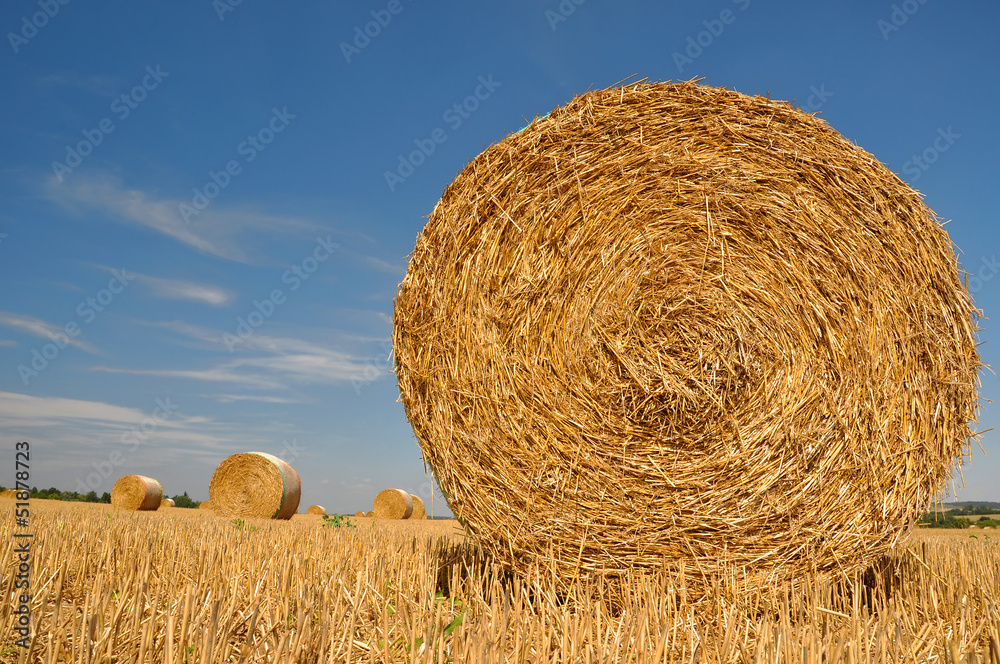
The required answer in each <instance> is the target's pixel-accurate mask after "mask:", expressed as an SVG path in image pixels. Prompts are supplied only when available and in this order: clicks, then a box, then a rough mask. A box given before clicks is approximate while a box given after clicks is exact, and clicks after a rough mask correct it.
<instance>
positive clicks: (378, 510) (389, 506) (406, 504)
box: [372, 489, 413, 519]
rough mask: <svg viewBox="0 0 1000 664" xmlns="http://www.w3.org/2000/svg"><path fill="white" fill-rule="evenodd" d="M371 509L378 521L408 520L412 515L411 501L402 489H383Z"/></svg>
mask: <svg viewBox="0 0 1000 664" xmlns="http://www.w3.org/2000/svg"><path fill="white" fill-rule="evenodd" d="M372 507H373V508H374V509H373V511H374V512H375V516H377V517H378V518H380V519H408V518H409V517H410V515H411V514H413V499H412V498H410V494H408V493H406V492H405V491H403V490H402V489H383V490H382V491H379V492H378V495H377V496H375V504H374V505H372Z"/></svg>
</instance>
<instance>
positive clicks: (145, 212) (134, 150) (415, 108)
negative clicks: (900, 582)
mask: <svg viewBox="0 0 1000 664" xmlns="http://www.w3.org/2000/svg"><path fill="white" fill-rule="evenodd" d="M577 3H579V4H577ZM177 4H178V3H165V2H142V3H127V2H120V1H112V2H106V3H102V4H101V5H100V6H94V5H92V4H85V3H83V2H80V1H79V0H76V1H73V0H69V1H67V2H65V4H62V3H61V2H59V0H41V1H40V2H39V0H34V1H26V0H16V1H14V2H8V3H5V4H4V6H3V8H2V9H0V28H2V30H3V33H4V34H5V40H4V41H5V43H4V45H3V46H2V47H0V50H2V51H3V53H2V55H0V58H2V62H0V93H2V99H3V103H2V104H0V173H2V176H0V293H2V296H0V297H2V299H0V431H2V437H3V439H4V440H5V441H7V442H6V443H5V445H8V444H9V449H10V450H13V442H14V439H15V438H28V439H30V440H31V441H32V471H31V472H32V477H31V483H32V484H33V485H37V486H39V487H48V486H53V485H54V486H57V487H60V488H66V489H69V488H77V489H79V488H80V487H81V485H82V486H86V484H87V483H88V482H89V484H90V486H91V487H94V488H95V489H96V490H97V491H98V493H101V492H103V491H110V489H111V486H112V484H113V483H114V480H115V479H116V478H117V477H118V476H120V475H121V474H125V473H140V474H147V475H151V476H154V477H157V478H158V479H160V480H161V481H162V482H163V484H164V486H165V488H166V491H167V493H169V494H171V495H173V494H176V493H181V492H183V491H187V492H188V494H189V495H191V496H192V497H194V498H196V499H206V498H207V497H208V490H207V487H208V482H209V479H210V478H211V474H212V471H213V470H214V468H215V466H216V465H217V464H218V462H219V461H221V460H222V459H223V458H225V457H226V456H228V455H229V454H232V453H234V452H238V451H247V450H260V451H265V452H271V453H274V454H276V455H278V456H281V457H283V458H285V459H286V460H289V461H290V462H291V463H292V465H294V466H295V467H296V468H297V469H298V471H299V472H300V475H301V476H302V479H303V499H302V500H303V505H304V506H306V505H309V504H312V503H319V504H322V505H324V506H326V507H327V508H328V509H330V510H334V511H338V512H353V511H356V510H359V509H370V507H369V506H370V505H371V501H372V498H373V497H374V495H375V493H377V491H378V490H380V489H382V488H385V487H388V486H395V487H399V488H404V489H407V490H409V491H410V492H411V493H415V494H418V495H422V496H424V497H425V498H429V496H430V483H429V482H428V479H427V477H426V476H425V474H424V468H423V464H422V461H421V458H420V452H419V448H418V446H417V445H416V442H415V440H414V438H413V435H412V431H411V429H410V427H409V424H408V423H407V422H406V419H405V416H404V412H403V408H402V405H401V404H400V403H398V401H397V399H398V390H397V388H396V385H395V381H394V379H393V376H392V375H391V374H390V373H389V372H388V369H389V362H388V357H389V350H390V345H389V343H390V336H391V317H392V298H393V295H394V293H395V289H396V286H397V284H398V283H399V281H400V280H401V279H402V277H403V275H404V273H405V269H406V257H407V255H408V254H409V252H410V251H411V250H412V248H413V244H414V241H415V239H416V236H417V234H418V232H419V231H420V229H421V228H422V226H423V224H424V222H425V218H426V215H428V214H429V213H430V211H431V209H432V208H433V206H434V204H435V202H436V201H437V200H438V198H439V197H440V195H441V193H442V191H443V190H444V188H445V186H447V184H448V183H449V182H450V181H451V179H452V178H453V177H454V176H455V174H456V173H457V172H458V171H459V170H460V169H461V168H462V167H463V166H464V165H465V164H466V163H467V162H468V161H469V160H470V159H471V158H473V157H474V156H475V155H476V154H478V153H479V152H480V151H482V150H483V149H484V148H485V147H486V146H488V145H489V144H491V143H493V142H495V141H497V140H499V139H501V138H503V136H504V135H505V133H507V132H511V131H516V130H518V129H520V128H521V127H522V126H524V125H525V124H526V123H527V121H528V120H530V119H531V118H533V117H535V116H537V115H544V114H545V113H547V112H549V111H550V110H551V109H552V108H554V107H556V106H558V105H560V104H563V103H565V102H567V101H568V100H570V99H571V98H572V97H573V96H574V95H576V94H579V93H582V92H584V91H586V90H588V89H593V88H602V87H606V86H609V85H612V84H614V83H616V82H618V81H620V80H622V79H625V78H627V77H629V76H631V75H633V74H638V76H639V77H648V78H650V79H654V80H668V79H673V80H678V79H690V78H693V77H696V76H697V77H704V79H705V80H704V82H705V83H708V84H711V85H716V86H726V87H729V88H733V89H736V90H738V91H740V92H743V93H747V94H761V95H764V94H770V96H771V98H774V99H785V100H792V99H794V100H797V101H796V103H798V104H799V105H800V106H803V107H805V108H808V110H812V111H818V112H820V114H821V117H823V118H825V119H826V120H827V121H828V122H829V123H830V124H831V125H832V126H833V127H834V128H836V129H837V130H839V131H840V132H841V133H843V134H844V135H845V136H846V137H848V138H849V139H851V140H852V141H855V142H856V143H858V144H859V145H861V146H862V147H864V148H865V149H866V150H868V151H869V152H871V153H872V154H874V155H875V156H876V157H877V158H878V159H879V160H881V161H882V162H883V163H886V164H887V165H888V166H889V167H890V168H891V169H892V170H893V171H895V172H897V173H899V174H900V175H901V177H903V178H904V179H905V180H907V181H908V182H910V183H911V184H912V185H913V186H914V187H916V188H917V189H919V190H920V191H921V192H922V193H923V194H924V195H925V197H926V201H927V203H928V204H929V205H930V206H931V207H932V208H933V209H934V210H935V211H936V212H937V213H938V214H939V215H940V216H941V217H942V218H944V219H946V220H950V223H949V224H948V225H947V229H948V231H949V233H950V234H951V237H952V240H953V241H954V242H955V243H956V245H957V246H958V247H959V248H960V249H961V250H962V251H964V254H962V256H961V260H962V261H963V265H964V267H965V269H966V270H967V271H968V272H970V273H971V275H972V286H973V290H975V298H976V302H977V305H978V306H979V307H980V308H981V309H982V310H983V311H984V312H985V314H986V315H987V316H990V315H991V312H995V311H997V310H998V308H997V306H996V305H997V304H998V294H1000V278H996V277H997V273H998V272H1000V264H997V262H996V261H997V256H998V255H1000V247H998V237H997V231H996V228H997V226H996V221H997V219H998V211H1000V210H998V208H1000V204H998V199H997V196H996V192H997V191H998V190H1000V182H998V179H1000V178H998V175H997V167H996V163H995V157H996V155H997V153H998V148H1000V133H998V131H997V129H996V124H995V123H996V108H997V106H998V101H1000V99H998V88H997V73H996V72H997V71H1000V57H998V45H997V44H998V42H997V40H996V35H997V33H998V30H1000V5H998V4H997V3H995V2H986V1H982V2H972V1H968V2H952V3H945V2H943V1H942V0H923V1H922V2H921V1H920V0H908V2H898V3H890V2H860V1H849V2H841V3H787V2H776V1H766V0H716V1H711V2H690V1H689V2H671V3H659V2H656V3H654V2H618V3H613V4H612V3H598V2H596V0H589V1H586V2H580V1H579V0H577V1H576V2H574V1H573V0H563V1H562V2H561V3H560V2H558V1H557V0H550V1H534V0H533V1H525V2H504V3H499V2H493V3H467V4H461V5H459V4H457V3H456V4H451V3H439V4H432V3H430V2H421V1H420V0H392V1H389V0H386V1H385V2H383V1H381V0H378V1H375V2H358V3H346V2H312V1H302V2H296V3H283V4H281V5H278V4H276V3H275V4H270V3H269V4H265V3H260V2H254V1H252V0H243V1H242V2H240V3H239V4H230V2H229V0H217V1H216V2H214V3H213V2H210V1H208V0H203V1H200V2H195V3H180V4H181V6H176V5H177ZM366 29H367V31H368V35H366V34H365V31H366ZM456 105H458V107H457V108H456ZM420 146H423V147H424V152H425V153H428V154H423V155H417V156H416V157H413V158H412V159H411V158H410V155H411V153H413V151H414V150H418V149H419V148H420ZM431 148H433V150H431ZM421 157H422V158H421ZM401 159H402V160H403V161H405V162H407V163H406V164H405V165H404V164H401V161H400V160H401ZM387 173H390V174H391V175H389V176H387ZM990 192H993V193H990ZM982 326H983V330H982V332H981V340H982V341H983V342H984V343H983V345H982V346H981V350H982V354H983V359H984V361H986V362H987V363H989V364H991V365H994V366H996V365H998V364H1000V362H998V354H997V350H996V347H995V345H994V344H993V343H991V342H992V339H991V337H992V333H993V330H994V323H993V322H992V321H990V320H985V321H983V324H982ZM997 395H998V390H997V379H996V377H995V376H994V375H993V374H992V373H984V375H983V389H982V396H983V397H984V398H986V399H995V398H996V396H997ZM996 425H997V416H996V410H995V407H994V406H993V404H991V403H989V402H984V404H983V412H982V417H981V424H980V428H982V429H986V428H989V427H993V426H996ZM997 440H998V435H997V433H996V432H989V433H987V434H985V437H984V439H983V447H985V448H986V450H987V452H991V454H990V456H989V457H984V455H983V453H982V452H981V451H980V450H979V448H978V447H974V448H973V456H972V459H971V461H969V462H967V464H966V466H965V467H964V468H963V473H964V476H965V481H966V487H965V488H960V489H959V491H958V495H959V497H961V498H963V499H967V500H1000V490H998V489H997V488H996V478H997V477H1000V461H998V460H1000V445H998V443H997ZM10 454H11V461H10V463H11V466H10V467H11V468H12V467H13V451H11V452H10ZM10 475H11V472H6V473H5V476H4V479H0V484H11V483H12V480H11V478H10V477H9V476H10ZM103 475H107V478H105V477H103ZM438 496H439V494H438ZM436 508H437V509H436V511H437V513H438V514H442V513H446V511H445V510H443V509H442V503H441V502H439V498H438V499H436Z"/></svg>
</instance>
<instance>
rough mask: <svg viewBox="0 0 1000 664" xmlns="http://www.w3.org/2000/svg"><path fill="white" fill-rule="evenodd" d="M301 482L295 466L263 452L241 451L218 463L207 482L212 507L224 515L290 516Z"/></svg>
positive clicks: (243, 516) (293, 510)
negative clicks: (209, 480)
mask: <svg viewBox="0 0 1000 664" xmlns="http://www.w3.org/2000/svg"><path fill="white" fill-rule="evenodd" d="M301 491H302V483H301V481H300V480H299V474H298V473H296V472H295V469H294V468H292V467H291V466H289V465H288V464H287V463H285V462H284V461H282V460H281V459H279V458H278V457H276V456H274V455H271V454H267V453H266V452H241V453H239V454H234V455H232V456H231V457H228V458H226V459H224V460H223V461H222V463H220V464H219V467H218V468H216V469H215V473H214V474H213V475H212V480H211V482H209V485H208V495H209V497H210V499H211V501H212V507H213V509H214V510H215V511H216V512H218V513H219V514H221V515H223V516H226V517H239V518H244V519H245V518H253V517H257V518H263V519H290V518H292V515H293V514H295V513H296V511H297V510H298V509H299V496H300V494H301Z"/></svg>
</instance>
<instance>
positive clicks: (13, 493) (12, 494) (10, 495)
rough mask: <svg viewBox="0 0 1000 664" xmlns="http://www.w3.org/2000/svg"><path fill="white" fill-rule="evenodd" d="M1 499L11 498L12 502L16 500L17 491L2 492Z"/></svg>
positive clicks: (0, 492)
mask: <svg viewBox="0 0 1000 664" xmlns="http://www.w3.org/2000/svg"><path fill="white" fill-rule="evenodd" d="M0 498H10V499H11V500H16V499H17V489H7V490H6V491H0Z"/></svg>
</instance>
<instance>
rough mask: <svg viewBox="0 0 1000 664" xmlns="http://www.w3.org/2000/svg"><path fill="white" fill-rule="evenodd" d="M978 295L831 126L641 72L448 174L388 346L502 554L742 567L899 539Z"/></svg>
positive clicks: (822, 563) (765, 576) (969, 356)
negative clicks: (639, 78) (647, 79)
mask: <svg viewBox="0 0 1000 664" xmlns="http://www.w3.org/2000/svg"><path fill="white" fill-rule="evenodd" d="M978 314H979V312H978V311H977V310H976V309H975V307H974V306H973V304H972V301H971V298H970V296H969V293H968V290H967V288H966V286H965V285H964V284H963V283H962V281H961V280H960V279H959V265H958V262H957V259H956V255H955V251H954V249H953V246H952V244H951V241H950V239H949V237H948V235H947V233H946V232H945V231H944V229H943V228H942V225H941V223H940V220H939V218H938V217H937V216H936V215H935V213H934V212H933V211H932V210H931V209H929V208H928V207H927V206H926V205H925V204H924V203H923V201H922V199H921V196H920V194H919V193H917V192H916V191H914V190H913V189H911V188H910V187H909V186H907V185H906V184H905V183H904V182H903V181H902V180H900V178H899V177H897V176H896V175H895V174H893V173H892V172H891V171H890V170H889V169H888V168H886V167H885V166H884V165H882V164H881V163H879V162H878V161H877V160H876V159H875V158H874V157H873V156H872V155H870V154H868V153H867V152H865V151H864V150H862V149H861V148H859V147H857V146H855V145H854V144H852V143H851V142H850V141H849V140H847V139H845V138H844V137H843V136H841V135H840V134H838V133H837V132H836V131H835V130H834V129H832V128H831V127H830V126H829V125H828V124H827V123H826V122H824V121H823V120H821V119H819V118H818V117H815V116H813V115H810V114H808V113H805V112H803V111H801V110H798V109H796V108H794V107H792V106H791V105H789V104H788V103H786V102H780V101H774V100H769V99H764V98H762V97H750V96H745V95H743V94H740V93H737V92H734V91H729V90H725V89H718V88H712V87H709V86H703V85H697V84H695V83H693V82H688V83H674V84H666V83H651V84H650V83H637V84H632V85H627V86H625V87H623V88H616V89H607V90H598V91H593V92H589V93H586V94H584V95H581V96H578V97H576V98H575V99H573V100H572V101H570V102H569V103H568V104H567V105H565V106H563V107H560V108H558V109H556V110H554V111H553V112H552V113H551V114H550V115H548V116H547V117H544V118H540V119H536V120H535V121H533V122H532V123H531V124H530V125H529V126H528V127H526V128H525V129H524V130H522V131H520V132H518V133H515V134H510V135H508V136H506V137H505V138H504V139H503V140H501V141H500V142H499V143H496V144H494V145H492V146H490V147H489V148H487V149H486V150H485V151H484V152H483V153H482V154H480V155H479V156H478V157H476V158H475V159H474V160H472V162H470V163H469V164H468V166H467V167H466V168H465V169H464V170H463V171H462V172H460V173H459V175H458V176H457V177H456V178H455V180H454V181H453V182H452V183H451V184H450V185H449V186H448V187H447V189H446V190H445V191H444V194H443V195H442V197H441V200H440V201H439V202H438V203H437V205H436V206H435V208H434V210H433V212H432V213H431V215H430V217H429V219H428V221H427V224H426V226H425V228H424V230H423V231H422V233H421V234H420V236H419V238H418V240H417V243H416V247H415V249H414V251H413V254H412V256H411V259H410V262H409V266H408V268H407V273H406V276H405V278H404V280H403V282H402V283H401V284H400V286H399V289H398V293H397V297H396V301H395V310H394V330H393V347H394V357H395V364H396V367H395V368H396V372H397V379H398V383H399V389H400V394H401V397H402V401H403V404H404V406H405V408H406V413H407V416H408V418H409V420H410V423H411V424H412V426H413V430H414V432H415V434H416V437H417V439H418V441H419V443H420V447H421V450H422V452H423V457H424V459H425V460H426V461H427V462H428V463H429V464H430V466H431V467H432V469H433V471H434V473H435V477H436V479H437V480H438V481H439V484H440V486H441V488H442V489H443V490H444V491H445V493H446V496H447V498H448V502H449V505H450V507H451V509H452V511H453V512H454V513H455V515H456V517H458V518H459V519H460V520H462V521H463V523H465V524H466V526H467V529H468V532H469V534H470V535H471V536H472V537H473V538H474V539H475V540H478V542H479V543H480V544H481V545H482V546H483V548H484V549H485V550H486V551H487V552H488V553H490V554H491V555H492V556H493V557H494V558H495V559H497V560H498V561H500V562H501V563H503V564H504V565H506V566H507V567H508V568H512V569H514V570H526V569H529V568H531V567H532V566H538V565H541V566H544V567H545V568H546V569H552V570H556V571H557V573H558V577H559V578H561V579H563V580H564V581H565V582H567V583H568V582H569V581H570V580H572V579H579V578H582V577H585V576H589V575H592V574H597V573H601V574H607V575H612V576H613V575H617V574H621V573H622V572H624V571H625V570H629V569H634V568H655V567H659V566H661V565H664V564H666V565H668V566H681V565H683V566H684V567H685V568H686V569H687V570H691V569H697V570H699V573H700V574H702V575H703V576H702V577H701V578H703V579H707V578H708V577H709V576H716V575H719V574H722V573H723V572H728V571H731V570H733V568H734V567H736V568H742V570H740V575H741V578H746V579H747V581H748V582H750V583H760V582H764V581H765V580H780V579H783V578H795V577H799V576H800V575H801V574H803V573H805V572H807V571H811V570H818V571H834V572H839V573H842V574H851V573H853V572H854V571H856V570H860V569H862V568H865V567H866V566H868V565H869V564H870V563H871V562H872V561H873V560H874V559H875V558H876V557H877V556H879V555H880V554H882V553H884V552H886V551H887V550H888V549H889V548H890V547H891V546H892V545H893V543H894V542H896V541H898V540H899V539H900V537H901V535H903V534H905V533H907V532H909V531H910V530H911V529H912V527H913V524H914V522H915V520H916V519H917V518H918V517H919V516H920V515H921V514H922V513H923V512H925V511H926V508H927V507H928V505H929V504H930V502H931V501H932V499H933V498H934V496H935V494H936V493H937V492H938V491H939V489H940V487H941V486H942V483H943V482H944V481H945V480H946V478H948V476H949V475H950V473H951V471H952V470H953V469H954V468H955V467H956V465H957V464H960V463H961V458H962V454H963V452H964V451H967V450H968V449H969V443H970V440H971V437H974V436H973V433H972V430H971V428H970V422H972V421H975V418H976V416H977V413H978V408H979V406H978V396H977V386H978V376H977V372H978V370H979V367H980V366H981V364H980V360H979V355H978V353H977V349H976V343H977V335H976V330H977V327H976V321H977V317H978ZM744 574H745V577H743V576H742V575H744Z"/></svg>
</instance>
